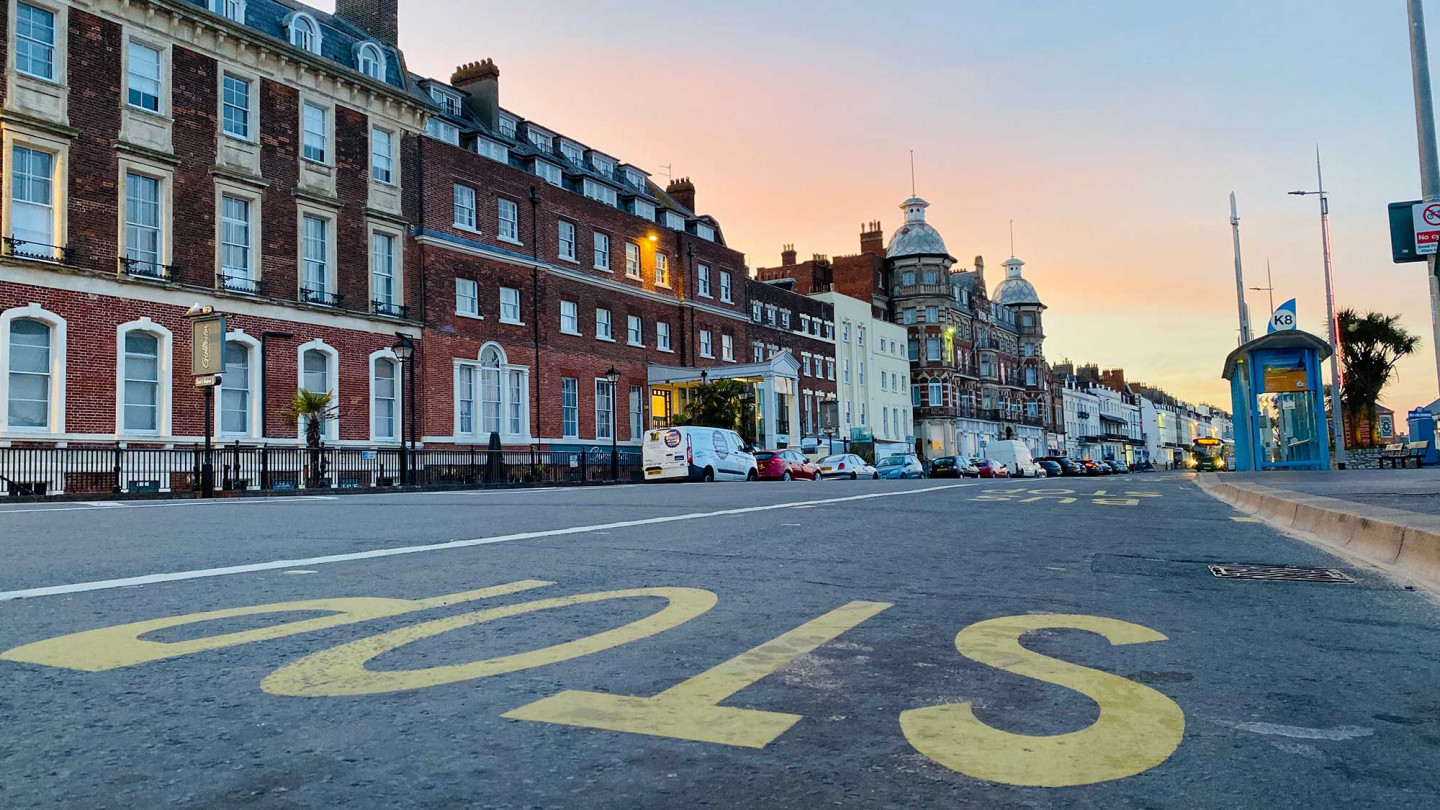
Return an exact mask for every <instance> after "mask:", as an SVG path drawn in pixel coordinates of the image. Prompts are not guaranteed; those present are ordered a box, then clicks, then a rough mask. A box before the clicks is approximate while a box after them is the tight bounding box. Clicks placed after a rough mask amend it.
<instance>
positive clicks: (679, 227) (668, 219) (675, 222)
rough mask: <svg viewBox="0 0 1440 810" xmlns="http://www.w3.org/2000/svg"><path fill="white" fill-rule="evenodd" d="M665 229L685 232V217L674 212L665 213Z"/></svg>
mask: <svg viewBox="0 0 1440 810" xmlns="http://www.w3.org/2000/svg"><path fill="white" fill-rule="evenodd" d="M665 227H667V228H670V229H672V230H676V231H683V230H685V217H682V216H680V215H679V214H677V213H675V212H674V211H666V212H665Z"/></svg>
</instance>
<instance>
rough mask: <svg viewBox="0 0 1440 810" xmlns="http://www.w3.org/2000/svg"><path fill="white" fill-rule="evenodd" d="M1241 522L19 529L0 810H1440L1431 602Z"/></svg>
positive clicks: (360, 513) (756, 489)
mask: <svg viewBox="0 0 1440 810" xmlns="http://www.w3.org/2000/svg"><path fill="white" fill-rule="evenodd" d="M1240 518H1241V516H1240V515H1239V513H1237V512H1234V511H1233V510H1231V509H1229V508H1228V507H1226V506H1224V505H1222V504H1220V503H1218V502H1216V501H1213V500H1211V499H1210V498H1208V497H1207V496H1205V495H1204V494H1202V493H1201V492H1199V490H1198V489H1196V488H1195V486H1194V484H1193V483H1192V482H1191V481H1190V480H1189V478H1188V477H1187V476H1184V475H1181V474H1168V473H1157V474H1148V475H1131V476H1124V477H1113V478H1106V479H1081V480H1078V481H1077V480H1072V479H1062V480H1058V481H1057V480H1052V481H1045V482H1025V481H1014V482H1005V481H994V482H991V481H984V482H976V481H933V480H932V481H909V482H871V481H858V482H849V481H827V482H823V483H818V484H814V483H802V482H794V483H790V484H778V483H777V484H714V485H708V486H706V485H648V486H631V487H613V488H589V489H554V490H524V491H489V492H454V493H413V494H388V495H385V494H382V495H356V496H344V497H334V498H299V497H295V498H277V499H242V500H233V501H212V502H203V503H202V502H195V501H153V502H128V503H122V504H94V505H87V504H75V503H69V504H40V505H24V504H6V503H4V502H0V729H3V732H4V733H3V734H0V807H4V808H30V807H66V808H70V807H77V808H89V807H117V808H132V807H147V808H149V807H207V808H208V807H247V808H250V807H254V808H292V807H339V806H349V807H365V808H368V807H434V808H449V807H456V808H459V807H527V808H528V807H595V808H620V807H625V808H629V807H666V808H668V807H681V806H707V807H723V808H735V807H765V808H771V807H779V808H815V807H821V806H847V807H865V808H870V807H953V806H976V807H987V808H993V807H1022V806H1023V807H1052V806H1053V807H1096V808H1113V807H1144V808H1154V807H1187V808H1188V807H1226V808H1228V807H1264V808H1266V809H1267V810H1270V809H1271V808H1287V807H1296V808H1302V807H1303V808H1314V807H1421V806H1430V807H1433V806H1437V805H1440V768H1437V767H1436V765H1437V763H1440V609H1437V605H1436V603H1435V602H1434V601H1432V600H1431V598H1430V597H1427V596H1425V595H1423V594H1421V593H1417V592H1413V591H1407V590H1405V589H1403V588H1401V587H1398V586H1396V585H1394V584H1392V583H1390V582H1388V581H1386V580H1384V579H1382V578H1380V577H1378V576H1377V575H1375V574H1373V573H1371V572H1368V571H1366V570H1357V569H1355V568H1354V567H1352V566H1349V565H1346V564H1343V563H1341V562H1339V561H1337V560H1336V559H1334V558H1332V557H1328V556H1326V555H1324V554H1323V553H1321V552H1319V551H1317V550H1315V549H1312V548H1310V547H1309V546H1306V545H1305V544H1303V543H1301V542H1299V541H1296V540H1293V539H1290V538H1287V537H1284V536H1281V535H1279V534H1276V533H1275V532H1273V531H1271V530H1270V529H1268V528H1267V527H1266V526H1264V525H1263V524H1259V523H1256V522H1253V521H1250V520H1245V519H1240ZM1209 564H1254V565H1271V566H1317V567H1323V568H1335V569H1339V570H1340V571H1341V572H1342V573H1344V574H1348V575H1349V576H1350V577H1352V578H1353V580H1354V581H1353V582H1349V583H1329V582H1276V581H1263V580H1253V579H1237V578H1219V577H1216V576H1214V575H1213V574H1212V571H1211V570H1210V568H1209Z"/></svg>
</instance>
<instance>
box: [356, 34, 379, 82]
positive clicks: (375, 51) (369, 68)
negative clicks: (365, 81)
mask: <svg viewBox="0 0 1440 810" xmlns="http://www.w3.org/2000/svg"><path fill="white" fill-rule="evenodd" d="M355 67H356V68H358V69H359V70H360V72H361V73H364V74H365V75H366V76H369V77H370V78H372V79H379V80H381V81H384V80H385V54H384V53H382V52H381V50H380V46H379V45H376V44H375V43H373V42H362V43H360V44H359V45H357V46H355Z"/></svg>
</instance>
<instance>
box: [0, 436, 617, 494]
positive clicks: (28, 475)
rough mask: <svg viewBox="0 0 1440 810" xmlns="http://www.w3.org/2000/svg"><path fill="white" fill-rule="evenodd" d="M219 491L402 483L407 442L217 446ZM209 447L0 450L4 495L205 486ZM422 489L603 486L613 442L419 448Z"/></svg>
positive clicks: (414, 481)
mask: <svg viewBox="0 0 1440 810" xmlns="http://www.w3.org/2000/svg"><path fill="white" fill-rule="evenodd" d="M210 452H211V464H212V465H213V467H214V470H215V489H216V490H217V491H219V492H225V493H238V492H246V491H262V492H281V491H288V490H311V491H315V490H336V489H342V490H350V489H374V488H380V487H396V486H400V485H402V481H401V480H400V479H401V454H402V453H403V452H404V451H403V450H402V449H401V448H400V447H393V446H392V447H373V448H363V447H331V446H321V447H319V448H309V447H304V446H294V445H282V446H275V445H243V444H238V443H237V444H225V445H216V446H215V447H214V448H213V449H212V450H211V451H210ZM204 458H205V451H204V448H203V447H201V446H199V445H196V446H186V447H132V446H122V445H119V444H115V445H98V446H95V445H92V446H83V447H73V446H72V447H53V446H48V447H31V446H18V447H0V497H5V496H9V497H29V498H39V497H53V496H58V495H122V494H144V493H176V494H178V493H191V492H197V491H198V490H199V489H200V471H201V466H202V465H203V463H204ZM408 460H409V464H408V465H407V467H408V474H409V478H410V485H411V486H414V487H419V488H444V487H480V486H510V485H516V484H582V483H598V482H604V481H609V480H611V478H610V448H609V447H598V446H597V447H592V448H589V449H585V450H578V451H577V450H569V451H561V450H519V451H501V452H497V453H492V452H490V451H489V450H487V449H483V448H478V447H477V448H466V449H451V450H441V449H423V450H421V449H417V450H414V451H411V452H410V454H409V457H408ZM639 477H640V460H639V458H638V453H634V452H631V453H627V452H626V449H625V448H622V449H621V454H620V480H621V481H634V480H639Z"/></svg>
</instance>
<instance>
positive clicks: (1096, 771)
mask: <svg viewBox="0 0 1440 810" xmlns="http://www.w3.org/2000/svg"><path fill="white" fill-rule="evenodd" d="M1050 628H1056V629H1075V630H1085V631H1088V632H1091V633H1097V634H1099V635H1102V636H1104V637H1105V638H1106V639H1108V640H1109V641H1110V643H1111V644H1117V645H1118V644H1142V643H1145V642H1149V641H1164V640H1165V636H1163V635H1161V634H1159V633H1157V632H1155V631H1154V630H1151V629H1149V628H1146V627H1141V626H1140V625H1138V624H1131V623H1130V622H1124V621H1120V620H1118V619H1107V618H1103V617H1099V616H1076V615H1034V616H1010V617H1006V618H1001V619H991V620H989V621H983V622H979V623H977V624H973V625H971V626H969V627H967V628H965V629H964V630H962V631H960V633H959V634H958V635H957V636H955V647H956V649H958V650H959V651H960V653H961V654H962V655H964V656H965V657H967V658H970V659H972V660H975V661H979V662H980V663H982V664H987V665H989V666H992V667H996V668H997V669H1003V670H1005V671H1007V672H1013V673H1015V674H1017V675H1023V676H1025V677H1027V678H1034V679H1035V680H1038V681H1044V682H1046V683H1053V684H1057V685H1059V686H1063V687H1065V688H1067V689H1073V690H1075V691H1077V692H1080V693H1081V694H1083V695H1086V696H1087V697H1089V698H1091V699H1092V700H1094V701H1095V702H1096V703H1098V704H1099V705H1100V717H1099V718H1098V719H1097V720H1096V721H1095V723H1094V724H1093V725H1091V726H1089V727H1088V728H1084V729H1081V730H1079V731H1073V732H1070V733H1067V734H1057V735H1053V736H1029V735H1024V734H1012V733H1010V732H1006V731H1000V730H999V729H995V728H991V727H990V726H988V725H985V724H984V723H982V722H981V721H980V720H979V719H978V718H976V717H975V714H974V712H973V711H972V710H971V708H970V704H969V703H951V704H947V705H944V706H934V707H931V708H926V709H911V710H910V711H907V712H903V713H901V715H900V728H901V730H902V731H903V732H904V734H905V739H907V740H909V741H910V744H911V745H913V746H915V749H916V750H917V751H919V752H920V753H922V754H924V755H925V756H927V757H929V758H931V759H933V760H935V761H936V762H938V763H940V764H941V765H944V766H945V767H947V768H950V769H952V770H956V771H959V772H960V773H963V774H966V775H967V776H973V777H975V778H977V779H986V780H989V781H991V782H1003V783H1006V784H1011V785H1029V786H1037V787H1066V786H1071V785H1089V784H1094V783H1096V782H1105V781H1108V780H1112V779H1123V778H1125V777H1127V776H1134V775H1135V774H1137V773H1141V772H1142V771H1145V770H1148V769H1150V768H1153V767H1155V766H1156V765H1159V764H1160V763H1161V762H1164V761H1165V759H1166V758H1167V757H1169V756H1170V754H1171V753H1173V752H1174V751H1175V748H1176V747H1177V746H1178V745H1179V744H1180V738H1181V735H1182V734H1183V733H1184V730H1185V713H1184V712H1182V711H1181V710H1180V707H1179V706H1178V705H1176V704H1175V702H1174V701H1172V700H1170V698H1168V697H1166V696H1165V695H1162V694H1160V693H1159V692H1157V691H1155V690H1154V689H1151V688H1150V687H1148V686H1144V685H1141V684H1138V683H1135V682H1134V681H1130V680H1126V679H1125V678H1121V677H1119V676H1117V675H1111V674H1110V673H1108V672H1101V671H1099V670H1095V669H1090V668H1089V667H1082V666H1079V665H1076V664H1071V663H1069V662H1066V661H1061V660H1058V659H1055V658H1050V657H1049V656H1045V655H1041V654H1039V653H1036V652H1032V651H1030V650H1027V649H1025V648H1024V647H1022V646H1020V638H1021V637H1022V636H1024V635H1025V634H1026V633H1029V632H1032V631H1035V630H1042V629H1050Z"/></svg>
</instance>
